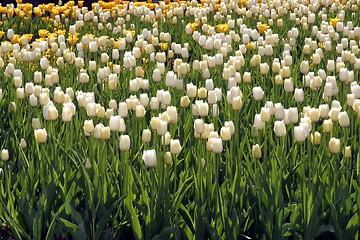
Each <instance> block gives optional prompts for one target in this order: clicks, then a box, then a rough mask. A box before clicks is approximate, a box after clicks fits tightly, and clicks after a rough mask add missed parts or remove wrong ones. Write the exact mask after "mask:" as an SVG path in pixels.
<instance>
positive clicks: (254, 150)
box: [251, 144, 261, 159]
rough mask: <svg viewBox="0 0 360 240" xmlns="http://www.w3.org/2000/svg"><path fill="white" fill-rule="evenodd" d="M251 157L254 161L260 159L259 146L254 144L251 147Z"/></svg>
mask: <svg viewBox="0 0 360 240" xmlns="http://www.w3.org/2000/svg"><path fill="white" fill-rule="evenodd" d="M251 152H252V156H253V158H255V159H260V158H261V149H260V146H259V144H255V145H253V146H252V151H251Z"/></svg>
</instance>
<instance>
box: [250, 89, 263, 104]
mask: <svg viewBox="0 0 360 240" xmlns="http://www.w3.org/2000/svg"><path fill="white" fill-rule="evenodd" d="M252 92H253V97H254V99H255V101H260V100H262V99H263V97H264V91H263V90H262V88H261V87H254V88H253V90H252Z"/></svg>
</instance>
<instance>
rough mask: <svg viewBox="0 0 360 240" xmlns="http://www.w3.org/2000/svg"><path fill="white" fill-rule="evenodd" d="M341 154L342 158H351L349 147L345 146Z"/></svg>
mask: <svg viewBox="0 0 360 240" xmlns="http://www.w3.org/2000/svg"><path fill="white" fill-rule="evenodd" d="M343 154H344V158H349V157H351V147H350V146H345V148H344V151H343Z"/></svg>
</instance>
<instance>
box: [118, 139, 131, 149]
mask: <svg viewBox="0 0 360 240" xmlns="http://www.w3.org/2000/svg"><path fill="white" fill-rule="evenodd" d="M119 147H120V151H128V150H129V149H130V137H129V135H121V136H120V143H119Z"/></svg>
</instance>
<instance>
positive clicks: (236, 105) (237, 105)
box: [232, 96, 243, 111]
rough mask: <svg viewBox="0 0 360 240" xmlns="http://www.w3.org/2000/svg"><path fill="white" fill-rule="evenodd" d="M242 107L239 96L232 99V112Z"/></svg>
mask: <svg viewBox="0 0 360 240" xmlns="http://www.w3.org/2000/svg"><path fill="white" fill-rule="evenodd" d="M242 106H243V101H242V98H241V96H236V97H234V98H233V102H232V108H233V110H235V111H238V110H240V109H241V108H242Z"/></svg>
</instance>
